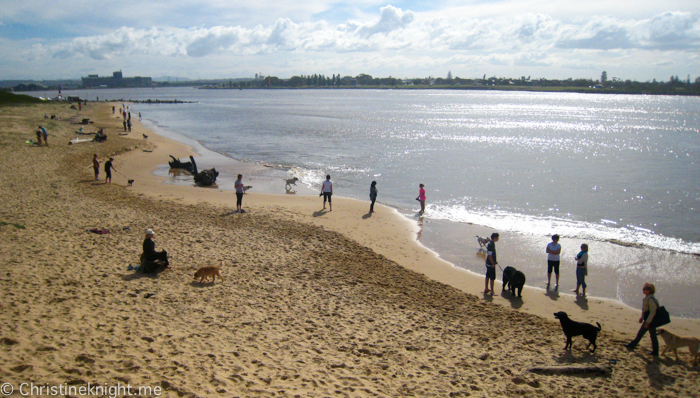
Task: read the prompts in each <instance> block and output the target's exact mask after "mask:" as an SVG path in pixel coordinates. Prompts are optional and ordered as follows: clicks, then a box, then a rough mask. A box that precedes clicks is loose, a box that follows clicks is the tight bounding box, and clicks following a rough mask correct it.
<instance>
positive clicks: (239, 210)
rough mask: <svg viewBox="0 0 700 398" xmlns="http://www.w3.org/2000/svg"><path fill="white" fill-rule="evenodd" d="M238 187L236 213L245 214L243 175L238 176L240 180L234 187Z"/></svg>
mask: <svg viewBox="0 0 700 398" xmlns="http://www.w3.org/2000/svg"><path fill="white" fill-rule="evenodd" d="M234 186H235V187H236V213H243V194H244V193H245V190H244V189H243V174H239V175H238V179H237V180H236V183H235V185H234Z"/></svg>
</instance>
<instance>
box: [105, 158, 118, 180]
mask: <svg viewBox="0 0 700 398" xmlns="http://www.w3.org/2000/svg"><path fill="white" fill-rule="evenodd" d="M113 161H114V158H109V160H108V161H106V162H105V184H107V183H109V184H111V183H112V170H114V171H117V169H115V168H114V166H112V162H113Z"/></svg>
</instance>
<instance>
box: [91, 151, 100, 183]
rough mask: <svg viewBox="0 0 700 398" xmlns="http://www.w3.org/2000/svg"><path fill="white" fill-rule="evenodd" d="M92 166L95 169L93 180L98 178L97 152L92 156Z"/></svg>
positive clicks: (98, 163) (98, 162)
mask: <svg viewBox="0 0 700 398" xmlns="http://www.w3.org/2000/svg"><path fill="white" fill-rule="evenodd" d="M92 168H93V169H95V181H99V180H100V161H99V160H97V154H95V155H93V156H92Z"/></svg>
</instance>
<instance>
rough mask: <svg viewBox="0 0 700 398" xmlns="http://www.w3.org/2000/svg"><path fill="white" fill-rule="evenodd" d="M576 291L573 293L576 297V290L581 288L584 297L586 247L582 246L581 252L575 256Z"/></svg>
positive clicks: (586, 261) (586, 273)
mask: <svg viewBox="0 0 700 398" xmlns="http://www.w3.org/2000/svg"><path fill="white" fill-rule="evenodd" d="M575 259H576V289H575V290H574V292H575V293H576V295H577V296H578V290H579V288H580V287H583V296H584V297H585V296H586V275H588V245H587V244H585V243H584V244H582V245H581V251H580V252H579V253H578V254H577V255H576V258H575Z"/></svg>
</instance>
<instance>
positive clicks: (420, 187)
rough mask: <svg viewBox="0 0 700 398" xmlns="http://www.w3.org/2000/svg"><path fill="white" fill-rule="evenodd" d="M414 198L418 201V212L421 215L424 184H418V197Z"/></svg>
mask: <svg viewBox="0 0 700 398" xmlns="http://www.w3.org/2000/svg"><path fill="white" fill-rule="evenodd" d="M416 199H417V200H418V201H419V202H420V213H418V214H419V215H421V216H422V215H423V213H425V185H423V184H418V197H417V198H416Z"/></svg>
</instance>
